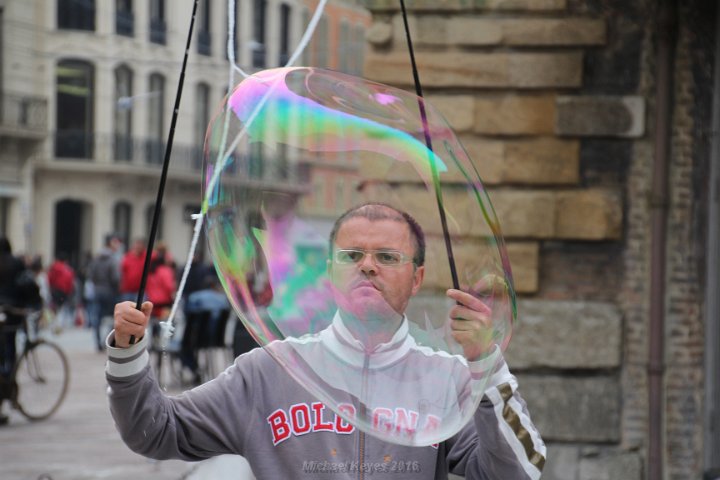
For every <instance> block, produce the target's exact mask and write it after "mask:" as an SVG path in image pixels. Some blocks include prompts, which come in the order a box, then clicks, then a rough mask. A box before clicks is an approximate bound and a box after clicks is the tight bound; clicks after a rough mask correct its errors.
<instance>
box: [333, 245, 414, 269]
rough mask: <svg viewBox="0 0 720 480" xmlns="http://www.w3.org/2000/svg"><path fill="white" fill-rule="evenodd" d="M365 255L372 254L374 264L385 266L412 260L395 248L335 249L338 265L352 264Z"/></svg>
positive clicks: (360, 260)
mask: <svg viewBox="0 0 720 480" xmlns="http://www.w3.org/2000/svg"><path fill="white" fill-rule="evenodd" d="M365 255H372V258H373V261H375V264H376V265H382V266H385V267H396V266H398V265H403V264H405V263H410V262H412V260H413V259H412V257H408V256H407V255H405V254H404V253H402V252H398V251H397V250H360V249H357V248H341V249H339V250H335V263H338V264H340V265H354V264H357V263H360V262H362V261H363V259H364V258H365Z"/></svg>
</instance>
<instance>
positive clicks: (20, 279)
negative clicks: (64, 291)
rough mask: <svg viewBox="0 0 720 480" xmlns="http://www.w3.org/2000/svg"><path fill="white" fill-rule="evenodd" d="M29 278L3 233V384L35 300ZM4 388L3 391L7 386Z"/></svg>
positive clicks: (0, 350)
mask: <svg viewBox="0 0 720 480" xmlns="http://www.w3.org/2000/svg"><path fill="white" fill-rule="evenodd" d="M28 278H29V279H30V280H32V276H28V275H27V274H26V273H25V264H24V262H23V261H22V260H20V259H19V258H17V257H15V256H14V255H13V253H12V246H11V245H10V241H9V240H8V239H7V238H5V237H0V306H2V307H3V311H2V315H3V321H2V322H0V377H2V378H0V383H2V384H3V385H4V382H5V380H6V379H7V378H8V377H9V376H10V375H11V374H12V371H13V369H14V368H15V361H16V356H17V351H16V347H15V336H16V333H17V328H18V326H19V325H21V324H22V321H23V317H22V314H21V313H20V311H19V310H20V309H22V308H25V307H26V306H27V305H26V304H27V303H29V302H30V301H31V298H30V297H31V294H30V291H29V289H30V288H31V287H32V285H31V283H32V282H30V283H28V282H27V279H28ZM36 292H37V291H36ZM38 295H39V293H38ZM0 388H2V385H0ZM2 390H3V391H0V394H2V393H4V390H5V389H4V388H2ZM3 397H4V395H0V425H4V424H6V423H7V421H8V418H7V416H5V415H3V414H2V403H3Z"/></svg>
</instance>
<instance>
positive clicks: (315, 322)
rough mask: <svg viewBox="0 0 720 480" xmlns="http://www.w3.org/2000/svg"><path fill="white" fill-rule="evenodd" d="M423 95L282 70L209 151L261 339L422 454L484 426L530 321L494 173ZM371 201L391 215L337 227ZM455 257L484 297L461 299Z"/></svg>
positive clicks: (209, 173)
mask: <svg viewBox="0 0 720 480" xmlns="http://www.w3.org/2000/svg"><path fill="white" fill-rule="evenodd" d="M421 102H424V101H423V100H422V99H419V98H418V97H417V96H416V95H414V94H411V93H408V92H405V91H402V90H399V89H396V88H393V87H389V86H386V85H381V84H378V83H374V82H370V81H367V80H365V79H362V78H358V77H352V76H349V75H345V74H342V73H338V72H331V71H326V70H321V69H315V68H305V67H298V68H283V69H274V70H266V71H262V72H258V73H257V74H255V75H253V76H251V77H249V78H246V79H245V80H243V81H242V83H240V84H239V85H238V86H237V87H236V88H235V90H234V91H233V92H232V94H231V95H229V97H228V98H227V99H226V100H225V102H224V103H223V105H222V107H221V109H220V110H219V111H218V112H217V114H216V115H215V117H214V119H213V121H212V122H211V124H210V127H209V129H208V135H207V140H206V146H205V184H204V187H205V190H204V198H205V202H204V209H205V211H206V215H207V218H206V226H207V233H208V241H209V244H210V250H211V253H212V257H213V261H214V263H215V267H216V269H217V272H218V274H219V275H220V277H221V280H222V282H223V285H224V287H225V290H226V292H227V294H228V297H229V298H230V301H231V303H232V305H233V307H234V309H235V311H236V313H237V315H238V316H239V317H240V319H241V320H242V323H243V324H244V326H245V328H247V329H248V331H249V332H250V333H251V334H252V335H253V337H254V338H255V339H256V340H258V342H259V343H260V344H261V345H263V348H265V350H266V351H267V352H268V353H269V354H270V355H272V356H273V357H274V358H275V359H276V360H277V361H278V362H279V363H280V364H281V365H282V366H283V367H284V369H285V370H286V371H287V372H288V373H289V374H290V375H291V376H292V377H293V378H294V379H295V380H297V381H298V382H300V383H301V384H302V385H303V386H304V387H305V388H306V389H307V390H308V391H310V392H311V393H312V394H313V395H314V396H315V397H317V398H318V400H320V401H322V402H323V403H325V405H327V407H328V408H330V409H332V410H333V411H335V412H336V413H337V414H338V415H340V416H341V417H342V418H344V419H345V420H346V421H347V422H350V423H351V424H352V425H354V426H355V427H357V428H359V429H360V430H362V431H365V432H367V433H369V434H371V435H374V436H376V437H379V438H382V439H384V440H387V441H390V442H393V443H399V444H405V445H432V444H435V443H437V442H440V441H442V440H445V439H447V438H449V437H450V436H452V435H453V434H455V433H456V432H457V431H458V430H459V429H460V428H462V427H463V426H464V425H465V424H466V423H467V422H468V421H470V419H471V418H472V415H473V413H474V411H475V410H476V408H477V405H478V403H479V402H480V399H481V398H482V395H483V392H484V390H485V388H486V387H487V382H488V380H489V378H490V376H491V374H492V373H493V372H494V370H495V368H496V367H497V365H498V362H500V361H501V358H502V351H504V349H505V347H506V346H507V343H508V341H509V339H510V335H511V331H512V323H513V320H514V317H515V294H514V290H513V282H512V276H511V272H510V265H509V262H508V260H507V253H506V251H505V246H504V243H503V240H502V237H501V234H500V227H499V224H498V222H497V219H496V217H495V213H494V210H493V207H492V205H491V203H490V199H489V197H488V195H487V192H486V190H485V188H484V187H483V185H482V182H481V180H480V177H479V175H478V172H477V169H476V167H475V165H474V164H473V162H471V161H470V159H469V158H468V155H467V153H466V151H465V149H464V148H463V147H462V145H461V144H460V142H459V140H458V138H457V137H456V135H455V134H454V133H453V131H452V130H451V128H450V127H449V126H448V124H447V122H446V121H445V120H444V119H443V117H442V116H441V115H440V114H439V113H438V112H437V111H436V110H435V109H434V108H433V107H432V106H431V105H429V104H428V103H422V105H423V106H424V110H425V113H426V119H427V121H426V122H423V121H422V120H421V115H420V105H421ZM429 146H431V147H432V148H429ZM475 161H476V162H481V161H482V159H475ZM367 202H381V203H382V204H383V205H371V206H365V207H362V208H360V209H359V210H355V211H353V213H352V214H350V215H349V216H347V217H343V218H342V219H341V220H340V222H339V224H338V225H335V223H336V221H337V220H338V218H340V216H341V215H342V214H343V213H344V212H346V211H347V210H348V209H349V208H351V207H354V206H357V205H362V204H365V203H367ZM402 212H406V213H407V214H409V215H410V216H411V217H412V218H413V219H414V220H415V221H416V222H417V225H418V226H419V227H418V228H413V227H412V226H411V222H408V220H407V218H406V217H404V216H403V215H402ZM441 213H442V214H443V215H444V216H445V223H446V228H445V229H443V227H442V222H441ZM334 226H335V228H334ZM444 230H446V232H447V241H446V239H445V232H444ZM331 236H332V240H331V238H330V237H331ZM423 240H424V241H423ZM423 243H424V244H425V248H424V249H423V248H422V244H423ZM448 244H449V246H448ZM423 250H424V255H423ZM450 254H452V259H453V263H454V265H455V267H456V271H457V279H458V283H459V287H460V289H461V290H463V291H464V292H467V293H469V294H470V295H467V296H463V297H457V296H456V295H457V294H452V295H455V296H454V297H453V298H450V297H449V296H448V294H446V291H447V289H449V288H453V282H452V276H451V273H450V272H451V269H450V263H451V262H450V260H449V257H450ZM423 256H424V260H423V259H422V257H423ZM458 299H460V300H461V303H463V304H464V305H458V304H457V300H458ZM451 316H452V317H453V318H450V317H451Z"/></svg>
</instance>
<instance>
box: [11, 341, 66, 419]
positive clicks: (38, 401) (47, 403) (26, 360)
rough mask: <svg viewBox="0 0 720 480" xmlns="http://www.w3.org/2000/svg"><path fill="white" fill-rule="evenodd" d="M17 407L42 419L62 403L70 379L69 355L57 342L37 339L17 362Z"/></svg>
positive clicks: (24, 413)
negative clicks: (67, 355)
mask: <svg viewBox="0 0 720 480" xmlns="http://www.w3.org/2000/svg"><path fill="white" fill-rule="evenodd" d="M15 381H16V382H17V399H16V402H17V408H18V410H20V413H22V414H23V415H25V416H26V417H27V418H29V419H30V420H42V419H45V418H47V417H49V416H50V415H52V414H53V413H55V411H56V410H57V409H58V408H59V407H60V404H62V402H63V400H64V399H65V394H67V389H68V384H69V383H70V369H69V368H68V361H67V357H65V354H64V353H63V351H62V350H61V349H60V347H58V346H57V345H55V344H54V343H50V342H46V341H45V340H38V341H37V342H34V343H33V344H32V345H30V346H29V347H28V349H27V350H26V351H25V352H23V354H22V356H21V357H20V359H19V360H18V363H17V365H16V366H15Z"/></svg>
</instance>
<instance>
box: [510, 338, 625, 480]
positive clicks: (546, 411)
mask: <svg viewBox="0 0 720 480" xmlns="http://www.w3.org/2000/svg"><path fill="white" fill-rule="evenodd" d="M510 343H511V344H512V341H511V342H510ZM547 348H548V349H551V348H554V345H548V346H547ZM510 368H511V369H512V368H513V365H512V363H511V364H510ZM517 377H518V382H519V385H520V391H521V392H522V396H523V398H524V399H525V401H526V402H527V404H528V408H529V410H530V413H531V415H532V419H533V422H534V423H535V425H536V426H537V427H538V430H539V431H540V434H541V435H542V437H543V439H544V440H545V441H546V442H551V441H559V442H614V443H617V442H619V441H620V386H619V383H618V379H617V378H616V377H615V376H609V375H597V376H571V377H563V376H559V375H533V374H517ZM615 478H623V477H615Z"/></svg>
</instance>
